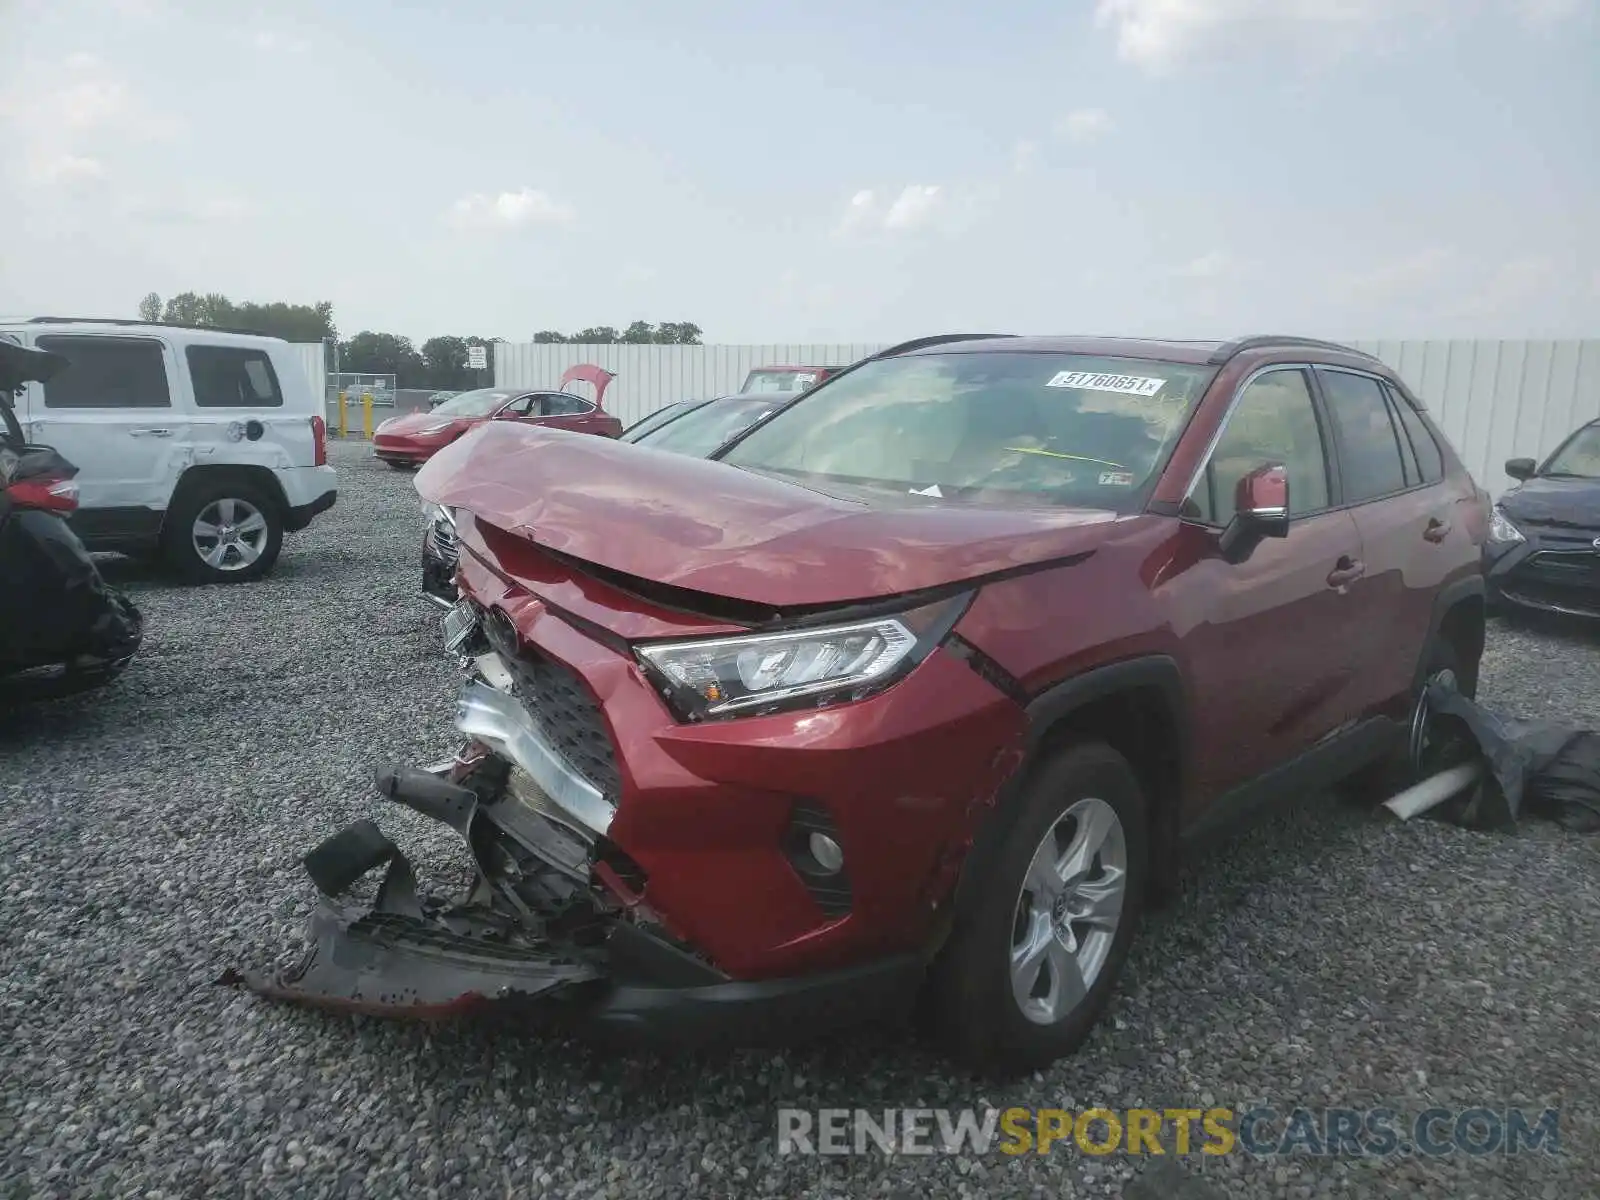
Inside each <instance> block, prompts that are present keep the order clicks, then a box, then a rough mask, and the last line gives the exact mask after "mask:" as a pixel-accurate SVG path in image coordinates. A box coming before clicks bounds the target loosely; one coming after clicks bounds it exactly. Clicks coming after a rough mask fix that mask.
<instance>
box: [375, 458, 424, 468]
mask: <svg viewBox="0 0 1600 1200" xmlns="http://www.w3.org/2000/svg"><path fill="white" fill-rule="evenodd" d="M383 461H384V462H385V463H386V464H387V465H388V467H389V469H390V470H391V471H415V470H416V469H417V465H416V464H415V463H405V462H395V461H394V459H392V458H386V459H384V460H383Z"/></svg>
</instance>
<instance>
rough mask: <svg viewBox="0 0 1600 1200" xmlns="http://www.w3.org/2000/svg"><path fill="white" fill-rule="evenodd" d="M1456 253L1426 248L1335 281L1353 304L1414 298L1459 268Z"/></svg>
mask: <svg viewBox="0 0 1600 1200" xmlns="http://www.w3.org/2000/svg"><path fill="white" fill-rule="evenodd" d="M1458 261H1459V259H1458V256H1457V254H1456V252H1455V251H1454V250H1451V249H1448V248H1446V247H1443V246H1425V247H1423V248H1422V249H1420V250H1416V251H1413V252H1412V253H1410V254H1407V255H1404V256H1403V257H1400V258H1396V259H1392V260H1390V261H1388V262H1385V263H1383V264H1381V265H1379V266H1375V267H1370V268H1368V269H1366V270H1364V271H1357V272H1354V273H1350V274H1346V275H1344V276H1343V277H1342V278H1340V279H1338V280H1336V286H1340V287H1342V289H1343V291H1344V293H1345V295H1346V296H1347V297H1348V298H1349V299H1352V300H1366V301H1381V300H1390V299H1394V298H1396V297H1407V296H1415V295H1417V293H1419V292H1421V291H1426V290H1429V289H1432V288H1434V287H1436V286H1437V285H1438V284H1439V283H1440V282H1441V280H1443V279H1444V277H1445V276H1446V275H1448V274H1449V273H1450V272H1451V271H1452V270H1454V269H1455V268H1456V266H1457V265H1458Z"/></svg>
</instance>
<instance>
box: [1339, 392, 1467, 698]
mask: <svg viewBox="0 0 1600 1200" xmlns="http://www.w3.org/2000/svg"><path fill="white" fill-rule="evenodd" d="M1316 378H1317V383H1318V386H1319V388H1320V390H1321V392H1322V399H1323V404H1324V407H1325V408H1326V409H1327V412H1328V416H1329V423H1330V425H1331V426H1332V428H1333V434H1334V442H1335V445H1336V447H1337V450H1338V455H1339V473H1340V476H1341V478H1342V480H1343V483H1344V496H1345V503H1346V504H1347V505H1349V506H1350V512H1351V515H1352V516H1354V518H1355V522H1356V527H1357V528H1358V529H1359V530H1360V531H1361V550H1362V559H1363V566H1364V568H1365V572H1364V574H1363V576H1362V577H1361V579H1359V580H1358V581H1357V582H1356V583H1354V584H1353V585H1352V586H1351V597H1352V599H1354V600H1355V602H1356V607H1357V608H1358V609H1359V610H1360V611H1361V613H1362V625H1363V630H1362V638H1361V641H1360V645H1359V648H1360V652H1361V659H1360V663H1359V667H1360V674H1359V676H1358V680H1357V687H1358V694H1359V697H1360V701H1361V707H1362V710H1363V711H1364V712H1365V711H1375V710H1378V709H1381V708H1384V707H1386V706H1387V705H1388V704H1389V703H1391V702H1392V701H1394V700H1396V699H1397V698H1399V697H1402V696H1405V695H1407V694H1408V693H1409V692H1410V690H1411V684H1412V680H1413V678H1414V676H1415V674H1416V670H1417V665H1418V661H1419V659H1420V656H1421V654H1422V649H1423V643H1424V642H1425V641H1426V640H1427V636H1428V630H1429V628H1430V625H1431V622H1432V619H1433V598H1434V596H1435V595H1436V594H1437V593H1438V590H1439V588H1440V587H1441V586H1443V584H1444V583H1446V582H1447V581H1448V579H1449V578H1450V577H1451V576H1452V575H1453V574H1454V573H1457V572H1458V571H1459V568H1460V565H1461V562H1462V561H1463V554H1462V550H1463V548H1464V547H1467V548H1468V550H1469V552H1468V554H1467V557H1469V558H1470V557H1472V553H1471V552H1470V542H1471V535H1470V533H1469V531H1468V530H1467V529H1466V528H1464V527H1460V528H1458V527H1457V525H1458V522H1456V521H1455V519H1454V518H1455V507H1456V506H1455V504H1454V499H1453V497H1452V496H1451V495H1450V491H1449V488H1448V486H1447V485H1446V484H1445V483H1444V481H1443V474H1444V471H1443V463H1442V459H1441V457H1440V454H1439V448H1438V446H1437V444H1436V443H1434V442H1433V440H1432V437H1431V435H1429V434H1428V432H1427V429H1426V427H1425V426H1423V423H1422V422H1421V420H1420V419H1418V418H1417V417H1416V414H1415V413H1412V414H1411V417H1412V420H1411V421H1410V422H1408V421H1406V420H1405V418H1404V416H1403V415H1402V414H1401V413H1400V411H1399V410H1398V409H1397V408H1396V407H1395V405H1396V403H1397V402H1398V403H1399V404H1402V405H1406V404H1407V403H1408V402H1407V401H1406V400H1404V399H1403V398H1400V397H1397V396H1396V395H1395V394H1394V393H1393V392H1392V391H1391V390H1390V388H1389V386H1388V384H1387V382H1386V381H1384V380H1382V379H1380V378H1379V377H1377V376H1375V375H1369V374H1365V373H1363V372H1360V371H1355V370H1352V369H1349V368H1345V367H1318V368H1317V370H1316ZM1413 423H1414V424H1415V426H1416V428H1417V433H1418V434H1419V435H1420V436H1421V437H1422V438H1424V439H1426V440H1425V441H1424V442H1423V443H1422V446H1421V449H1420V452H1419V449H1418V447H1417V446H1416V445H1414V444H1413V431H1412V429H1411V425H1412V424H1413Z"/></svg>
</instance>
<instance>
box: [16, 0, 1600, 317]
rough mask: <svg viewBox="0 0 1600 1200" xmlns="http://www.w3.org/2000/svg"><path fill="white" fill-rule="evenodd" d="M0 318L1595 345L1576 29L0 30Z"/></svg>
mask: <svg viewBox="0 0 1600 1200" xmlns="http://www.w3.org/2000/svg"><path fill="white" fill-rule="evenodd" d="M0 132H3V134H4V137H5V138H6V142H7V152H6V153H5V154H4V155H3V158H0V229H4V230H5V231H6V237H5V241H4V243H3V245H0V312H4V313H8V314H40V313H52V314H60V313H69V312H70V313H72V314H75V315H98V316H119V317H120V316H127V317H131V316H133V315H134V314H135V312H136V309H137V305H138V302H139V299H140V297H142V296H143V295H144V294H145V293H147V292H150V291H155V292H157V293H158V294H160V295H161V296H163V297H165V296H169V295H171V294H173V293H176V292H181V291H196V292H222V293H224V294H226V295H228V296H229V297H230V298H232V299H234V300H256V301H263V302H264V301H271V300H288V301H291V302H302V303H314V302H316V301H319V300H330V301H332V302H333V304H334V311H335V317H336V320H337V322H338V325H339V328H340V331H341V333H342V334H343V335H345V336H349V335H350V334H353V333H355V332H357V331H359V330H362V329H373V330H381V331H386V332H393V333H401V334H405V335H408V336H410V337H413V338H414V339H416V340H418V341H419V342H420V341H421V340H422V339H424V338H427V337H429V336H432V335H434V334H444V333H455V334H476V335H482V336H494V337H503V338H507V339H510V340H513V341H520V340H527V339H528V338H530V337H531V336H532V334H533V333H534V332H535V331H536V330H541V329H558V330H566V331H571V330H574V329H577V328H581V327H584V326H588V325H595V324H608V325H615V326H619V327H620V326H623V325H626V324H627V323H629V322H630V321H633V320H639V319H642V320H647V321H665V320H673V321H676V320H688V321H693V322H695V323H697V324H699V325H700V326H701V327H702V329H703V330H704V331H705V340H706V341H708V342H731V343H744V342H876V341H888V340H895V339H899V338H903V337H915V336H919V335H921V334H925V333H937V332H949V331H963V332H972V331H997V332H1001V331H1003V332H1024V333H1086V334H1101V333H1105V334H1128V335H1152V336H1170V337H1214V336H1233V335H1237V334H1241V333H1245V332H1285V333H1288V332H1292V333H1300V334H1311V335H1318V336H1326V337H1342V338H1362V337H1373V338H1378V337H1387V338H1403V337H1415V338H1423V337H1507V338H1516V337H1583V336H1589V337H1596V336H1600V217H1597V213H1600V0H1054V2H1053V3H1044V2H1042V0H1009V2H1008V3H1005V4H982V3H973V2H972V0H960V2H957V0H921V2H920V3H917V4H912V3H910V2H909V0H902V2H901V3H900V4H896V5H890V4H884V3H872V2H871V0H855V2H854V3H846V2H845V0H805V2H803V3H801V2H794V3H791V2H788V0H765V3H761V4H752V3H748V2H746V3H734V2H733V0H676V2H675V3H672V4H661V3H654V4H652V3H647V2H645V0H609V2H608V3H606V4H603V5H588V6H585V5H581V4H572V3H570V2H567V3H562V4H550V3H542V2H540V0H454V2H453V3H450V4H444V3H439V2H437V0H435V2H424V0H321V2H320V3H314V2H310V0H279V2H278V3H275V4H273V5H270V6H260V7H257V6H253V5H250V4H245V3H238V2H235V0H0Z"/></svg>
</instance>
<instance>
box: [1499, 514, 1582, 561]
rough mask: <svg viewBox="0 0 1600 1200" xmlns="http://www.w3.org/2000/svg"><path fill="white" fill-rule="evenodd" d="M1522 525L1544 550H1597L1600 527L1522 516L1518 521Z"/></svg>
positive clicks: (1524, 530)
mask: <svg viewBox="0 0 1600 1200" xmlns="http://www.w3.org/2000/svg"><path fill="white" fill-rule="evenodd" d="M1517 524H1518V525H1520V526H1522V529H1523V532H1525V533H1529V534H1532V535H1533V536H1534V537H1536V538H1537V539H1538V543H1537V544H1538V545H1539V547H1540V549H1542V550H1555V551H1574V550H1575V551H1579V552H1581V553H1589V554H1593V553H1594V552H1595V546H1594V540H1595V538H1600V527H1596V528H1584V527H1583V526H1580V525H1569V524H1565V523H1562V522H1557V521H1535V520H1529V519H1527V518H1522V519H1520V520H1518V521H1517Z"/></svg>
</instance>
